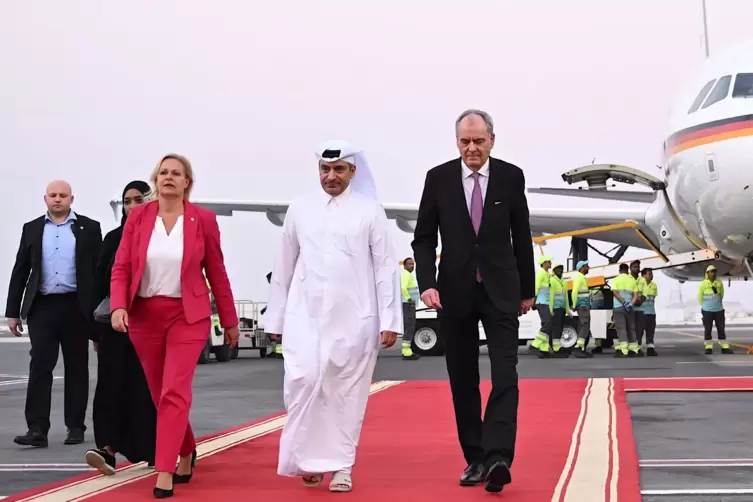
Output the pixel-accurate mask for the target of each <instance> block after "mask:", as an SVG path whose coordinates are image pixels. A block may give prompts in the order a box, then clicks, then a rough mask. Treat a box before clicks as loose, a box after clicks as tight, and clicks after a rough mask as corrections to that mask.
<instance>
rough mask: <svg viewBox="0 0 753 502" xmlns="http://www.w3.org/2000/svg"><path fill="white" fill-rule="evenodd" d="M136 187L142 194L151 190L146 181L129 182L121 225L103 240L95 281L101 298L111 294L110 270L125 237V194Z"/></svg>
mask: <svg viewBox="0 0 753 502" xmlns="http://www.w3.org/2000/svg"><path fill="white" fill-rule="evenodd" d="M132 188H135V189H136V190H138V191H139V192H141V193H142V194H144V195H146V194H147V193H149V191H150V187H149V184H148V183H146V182H145V181H140V180H136V181H132V182H130V183H128V184H127V185H126V186H125V188H124V189H123V195H121V196H120V202H121V203H122V204H123V208H122V209H121V211H122V216H121V218H120V226H119V227H117V228H115V229H113V230H111V231H110V232H109V233H108V234H107V235H105V239H104V241H103V242H102V248H101V250H100V253H101V254H100V257H99V262H98V263H97V272H96V276H95V277H96V278H95V281H96V283H97V290H98V291H99V296H100V298H99V299H100V300H101V299H102V298H105V297H107V296H110V272H111V270H112V264H113V263H114V262H115V254H116V253H117V252H118V246H119V245H120V239H121V237H123V227H124V226H125V222H126V212H125V201H124V200H123V199H125V194H126V192H127V191H128V190H130V189H132Z"/></svg>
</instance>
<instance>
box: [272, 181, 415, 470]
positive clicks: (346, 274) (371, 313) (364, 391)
mask: <svg viewBox="0 0 753 502" xmlns="http://www.w3.org/2000/svg"><path fill="white" fill-rule="evenodd" d="M264 326H265V331H266V332H267V333H275V334H282V335H283V341H282V343H283V353H284V354H285V358H284V361H285V362H284V365H285V377H284V400H285V408H286V410H287V413H288V418H287V422H286V424H285V427H284V429H283V432H282V438H281V439H280V457H279V464H278V471H277V472H278V474H280V475H283V476H300V475H306V474H319V473H328V472H337V471H346V472H349V471H350V469H351V467H352V465H353V463H354V462H355V454H356V446H357V445H358V439H359V436H360V434H361V425H362V423H363V417H364V413H365V411H366V402H367V400H368V396H369V389H370V386H371V379H372V376H373V374H374V367H375V365H376V360H377V355H378V353H379V346H380V332H381V331H385V330H387V331H393V332H395V333H400V332H401V331H402V328H403V318H402V302H401V292H400V270H399V264H398V259H397V257H396V255H395V253H394V251H393V248H392V245H391V243H390V239H389V235H388V222H387V217H386V216H385V213H384V209H383V208H382V206H381V205H380V204H379V202H378V201H376V200H374V199H371V198H369V197H366V196H364V195H361V194H359V193H357V192H354V191H352V190H350V189H349V188H348V189H346V191H345V192H343V194H341V195H340V196H337V197H332V196H330V195H328V194H326V193H325V192H324V191H321V192H319V193H315V194H312V195H310V196H308V197H305V198H303V199H301V200H300V201H296V202H295V203H293V204H292V205H291V206H290V208H289V209H288V212H287V214H286V216H285V223H284V225H283V235H282V250H281V252H280V255H279V256H278V258H277V260H276V263H275V265H274V268H273V269H272V279H271V282H270V294H269V299H268V304H267V312H266V314H265V319H264Z"/></svg>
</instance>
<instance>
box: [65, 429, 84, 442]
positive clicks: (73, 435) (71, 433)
mask: <svg viewBox="0 0 753 502" xmlns="http://www.w3.org/2000/svg"><path fill="white" fill-rule="evenodd" d="M83 442H84V429H68V435H67V436H65V441H63V444H67V445H72V444H81V443H83Z"/></svg>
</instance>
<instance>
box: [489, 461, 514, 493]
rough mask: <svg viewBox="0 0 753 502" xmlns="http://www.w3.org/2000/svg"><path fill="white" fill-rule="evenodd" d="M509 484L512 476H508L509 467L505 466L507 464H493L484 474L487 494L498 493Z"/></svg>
mask: <svg viewBox="0 0 753 502" xmlns="http://www.w3.org/2000/svg"><path fill="white" fill-rule="evenodd" d="M511 482H512V475H511V474H510V467H509V466H508V465H507V462H504V461H499V462H494V463H493V464H492V465H491V467H489V471H488V472H487V473H486V491H487V492H491V493H499V492H501V491H502V488H504V486H505V485H508V484H510V483H511Z"/></svg>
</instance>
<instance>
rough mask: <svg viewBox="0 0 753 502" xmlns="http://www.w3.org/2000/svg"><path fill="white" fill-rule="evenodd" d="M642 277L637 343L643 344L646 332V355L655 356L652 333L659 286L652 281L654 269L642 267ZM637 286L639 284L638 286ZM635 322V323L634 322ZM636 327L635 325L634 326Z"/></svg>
mask: <svg viewBox="0 0 753 502" xmlns="http://www.w3.org/2000/svg"><path fill="white" fill-rule="evenodd" d="M641 276H642V279H643V282H642V285H643V291H642V293H643V297H644V299H643V303H642V304H641V305H640V306H639V307H638V308H639V309H641V311H642V312H643V326H641V327H639V329H640V331H638V333H637V335H638V345H639V346H640V345H643V334H644V333H645V334H646V355H647V356H656V355H658V354H657V353H656V348H655V347H654V333H655V332H656V297H657V296H659V288H658V286H657V285H656V283H655V282H654V271H653V270H651V269H650V268H644V269H643V270H642V271H641ZM638 287H639V288H640V287H641V285H639V286H638ZM636 324H637V323H636ZM636 327H637V326H636Z"/></svg>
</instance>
